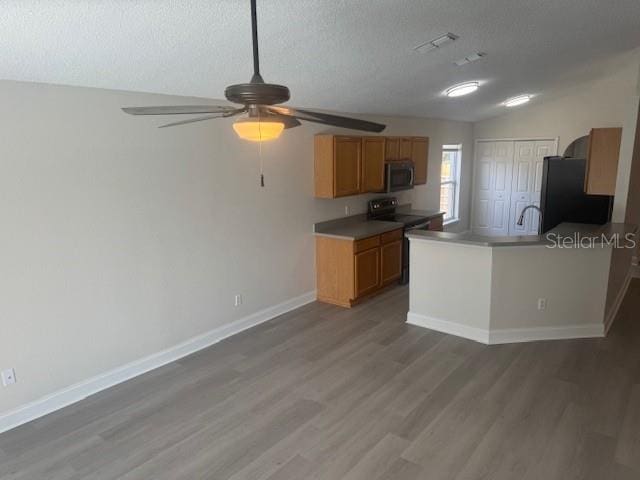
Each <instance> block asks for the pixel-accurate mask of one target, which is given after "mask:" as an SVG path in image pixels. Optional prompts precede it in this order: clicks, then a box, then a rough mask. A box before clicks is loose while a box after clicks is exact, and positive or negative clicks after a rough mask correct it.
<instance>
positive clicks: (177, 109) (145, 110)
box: [122, 105, 237, 115]
mask: <svg viewBox="0 0 640 480" xmlns="http://www.w3.org/2000/svg"><path fill="white" fill-rule="evenodd" d="M235 110H237V108H235V107H222V106H218V105H173V106H166V107H125V108H123V109H122V111H123V112H125V113H128V114H129V115H188V114H194V113H226V112H232V111H235Z"/></svg>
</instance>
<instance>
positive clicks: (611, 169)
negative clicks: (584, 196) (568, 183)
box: [585, 128, 622, 195]
mask: <svg viewBox="0 0 640 480" xmlns="http://www.w3.org/2000/svg"><path fill="white" fill-rule="evenodd" d="M621 140H622V128H594V129H592V130H591V133H590V134H589V153H588V155H587V172H586V175H585V192H586V193H588V194H590V195H615V192H616V177H617V175H618V157H619V156H620V142H621Z"/></svg>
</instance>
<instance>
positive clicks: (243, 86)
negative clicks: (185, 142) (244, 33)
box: [122, 0, 386, 141]
mask: <svg viewBox="0 0 640 480" xmlns="http://www.w3.org/2000/svg"><path fill="white" fill-rule="evenodd" d="M251 31H252V34H253V77H252V78H251V81H250V82H249V83H240V84H237V85H230V86H228V87H227V88H226V89H225V91H224V95H225V97H226V98H227V100H229V101H230V102H232V103H237V104H240V105H241V106H240V107H231V106H216V105H185V106H165V107H127V108H123V109H122V110H123V111H124V112H126V113H128V114H130V115H185V114H206V115H205V116H202V117H197V118H190V119H188V120H181V121H178V122H172V123H168V124H166V125H162V126H161V127H160V128H165V127H175V126H176V125H185V124H187V123H194V122H202V121H205V120H211V119H213V118H226V117H232V116H235V115H241V114H245V113H246V114H247V116H245V117H243V118H241V119H240V120H238V121H236V122H235V123H234V124H233V129H234V130H235V131H236V133H237V134H238V136H239V137H240V138H243V139H245V140H252V141H264V140H273V139H275V138H278V137H279V136H280V134H281V133H282V131H283V130H284V129H288V128H294V127H297V126H299V125H300V120H304V121H306V122H313V123H321V124H324V125H332V126H335V127H342V128H350V129H352V130H363V131H365V132H381V131H383V130H384V129H385V128H386V126H385V125H382V124H379V123H374V122H368V121H365V120H358V119H355V118H348V117H342V116H338V115H331V114H328V113H322V112H315V111H312V110H306V109H305V110H303V109H297V108H291V107H288V106H278V105H279V104H281V103H284V102H286V101H288V100H289V97H290V94H289V89H288V88H287V87H285V86H284V85H275V84H272V83H265V81H264V80H263V79H262V76H261V75H260V59H259V56H258V25H257V13H256V0H251Z"/></svg>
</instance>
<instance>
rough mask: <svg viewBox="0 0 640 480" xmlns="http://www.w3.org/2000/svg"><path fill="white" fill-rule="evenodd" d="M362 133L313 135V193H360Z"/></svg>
mask: <svg viewBox="0 0 640 480" xmlns="http://www.w3.org/2000/svg"><path fill="white" fill-rule="evenodd" d="M361 160H362V139H361V137H343V136H335V135H316V137H315V191H316V197H322V198H336V197H344V196H347V195H356V194H358V193H360V164H361Z"/></svg>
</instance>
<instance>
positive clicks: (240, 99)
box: [224, 83, 290, 105]
mask: <svg viewBox="0 0 640 480" xmlns="http://www.w3.org/2000/svg"><path fill="white" fill-rule="evenodd" d="M224 96H225V97H226V98H227V100H229V101H230V102H233V103H239V104H241V105H276V104H278V103H284V102H286V101H287V100H289V98H290V94H289V89H288V88H287V87H285V86H284V85H275V84H273V83H239V84H237V85H230V86H228V87H227V88H226V89H225V91H224Z"/></svg>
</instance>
